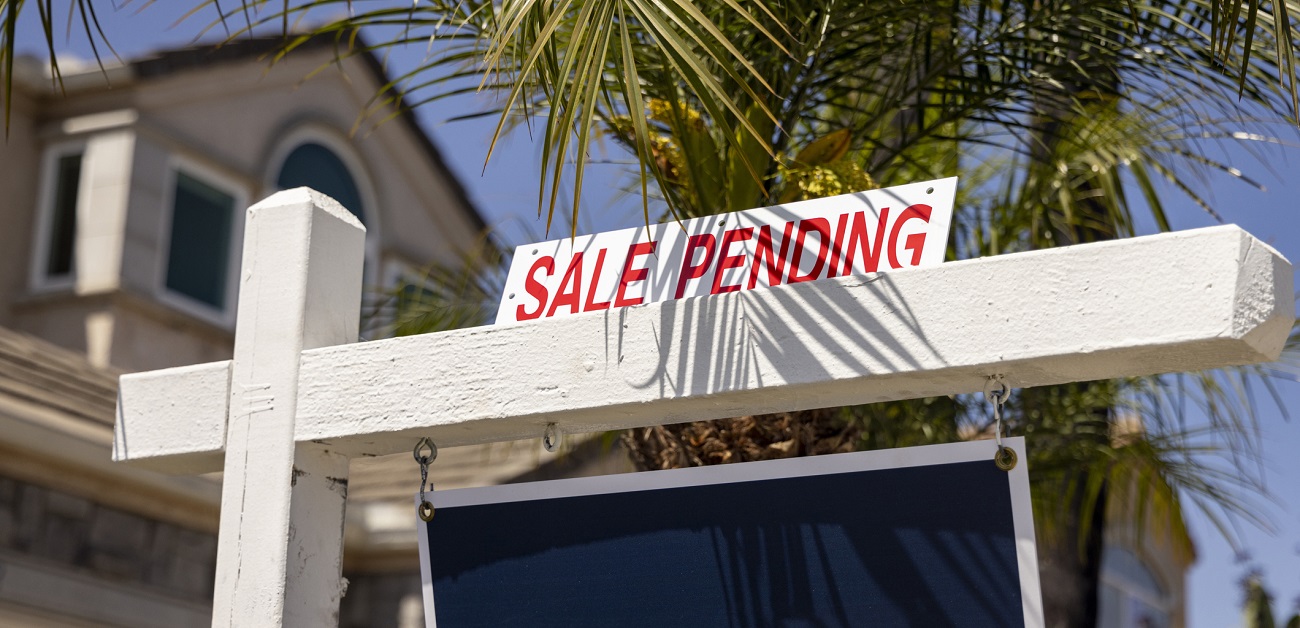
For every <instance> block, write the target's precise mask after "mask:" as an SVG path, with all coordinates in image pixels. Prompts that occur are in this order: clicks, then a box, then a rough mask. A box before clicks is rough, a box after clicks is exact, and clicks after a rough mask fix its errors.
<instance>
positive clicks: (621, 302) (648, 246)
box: [614, 242, 657, 307]
mask: <svg viewBox="0 0 1300 628" xmlns="http://www.w3.org/2000/svg"><path fill="white" fill-rule="evenodd" d="M655 244H657V242H642V243H640V244H635V245H633V246H632V248H631V249H628V252H627V261H625V262H623V274H622V275H621V276H620V277H619V279H618V293H617V294H615V295H614V307H626V306H629V305H640V304H641V302H642V301H644V300H645V299H643V298H641V297H634V298H631V299H629V298H627V287H628V285H629V284H633V283H636V282H638V281H645V278H646V277H647V276H649V275H650V269H648V268H637V269H635V270H633V268H632V262H634V261H635V260H636V258H638V257H641V256H642V255H649V254H651V253H654V252H655Z"/></svg>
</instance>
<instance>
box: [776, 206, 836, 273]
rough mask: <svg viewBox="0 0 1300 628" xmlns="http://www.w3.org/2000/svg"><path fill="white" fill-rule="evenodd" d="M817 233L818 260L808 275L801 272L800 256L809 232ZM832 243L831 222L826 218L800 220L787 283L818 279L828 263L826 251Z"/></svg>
mask: <svg viewBox="0 0 1300 628" xmlns="http://www.w3.org/2000/svg"><path fill="white" fill-rule="evenodd" d="M814 232H815V233H817V246H818V249H817V261H816V262H815V263H814V264H813V267H812V270H810V271H808V274H806V275H800V274H799V258H800V257H801V256H802V255H803V251H804V242H805V241H807V239H808V234H809V233H814ZM830 243H831V223H829V222H827V221H826V219H825V218H807V219H804V220H800V221H799V233H798V235H796V236H795V239H794V253H793V254H792V255H791V256H790V278H789V279H788V280H787V281H786V283H799V282H801V281H809V280H811V279H816V278H817V275H820V274H821V272H822V267H823V266H825V265H826V251H827V249H829V248H830Z"/></svg>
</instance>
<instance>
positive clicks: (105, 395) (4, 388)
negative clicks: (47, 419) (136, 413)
mask: <svg viewBox="0 0 1300 628" xmlns="http://www.w3.org/2000/svg"><path fill="white" fill-rule="evenodd" d="M118 375H119V373H118V372H117V371H114V370H111V369H104V368H99V367H96V366H94V365H92V364H91V363H90V362H89V361H87V360H86V357H85V356H84V355H82V354H80V353H76V352H73V351H69V350H67V349H63V348H61V347H57V346H55V345H52V344H50V343H48V342H46V341H44V340H41V339H39V338H34V337H32V336H28V335H26V334H20V333H18V332H15V331H11V330H9V329H5V328H3V327H0V395H5V396H9V397H13V398H17V399H21V400H23V401H28V402H32V403H35V404H39V405H42V406H46V407H50V408H54V409H57V410H60V411H62V412H64V413H66V414H68V415H71V416H74V417H76V418H79V419H82V420H85V421H89V422H91V423H97V424H101V425H107V426H112V425H113V417H114V412H115V408H116V407H117V377H118Z"/></svg>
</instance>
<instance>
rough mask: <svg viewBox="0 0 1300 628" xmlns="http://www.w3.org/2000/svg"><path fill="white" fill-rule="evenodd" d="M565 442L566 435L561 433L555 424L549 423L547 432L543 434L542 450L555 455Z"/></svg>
mask: <svg viewBox="0 0 1300 628" xmlns="http://www.w3.org/2000/svg"><path fill="white" fill-rule="evenodd" d="M563 440H564V434H562V433H561V432H560V427H559V426H558V425H556V424H554V423H547V424H546V431H544V432H542V449H545V450H546V451H548V452H550V453H555V451H556V450H558V449H559V448H560V442H561V441H563Z"/></svg>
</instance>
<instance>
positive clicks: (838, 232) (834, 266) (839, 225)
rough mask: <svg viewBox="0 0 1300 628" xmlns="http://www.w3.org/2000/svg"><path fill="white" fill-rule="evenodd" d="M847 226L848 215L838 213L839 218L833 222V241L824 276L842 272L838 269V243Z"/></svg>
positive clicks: (840, 241) (841, 239)
mask: <svg viewBox="0 0 1300 628" xmlns="http://www.w3.org/2000/svg"><path fill="white" fill-rule="evenodd" d="M848 226H849V215H848V214H840V219H839V221H838V222H836V223H835V241H834V242H832V243H831V265H830V266H827V267H826V276H827V277H835V276H837V275H841V274H843V273H841V272H839V270H840V245H841V244H843V242H844V232H845V231H847V229H846V227H848Z"/></svg>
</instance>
